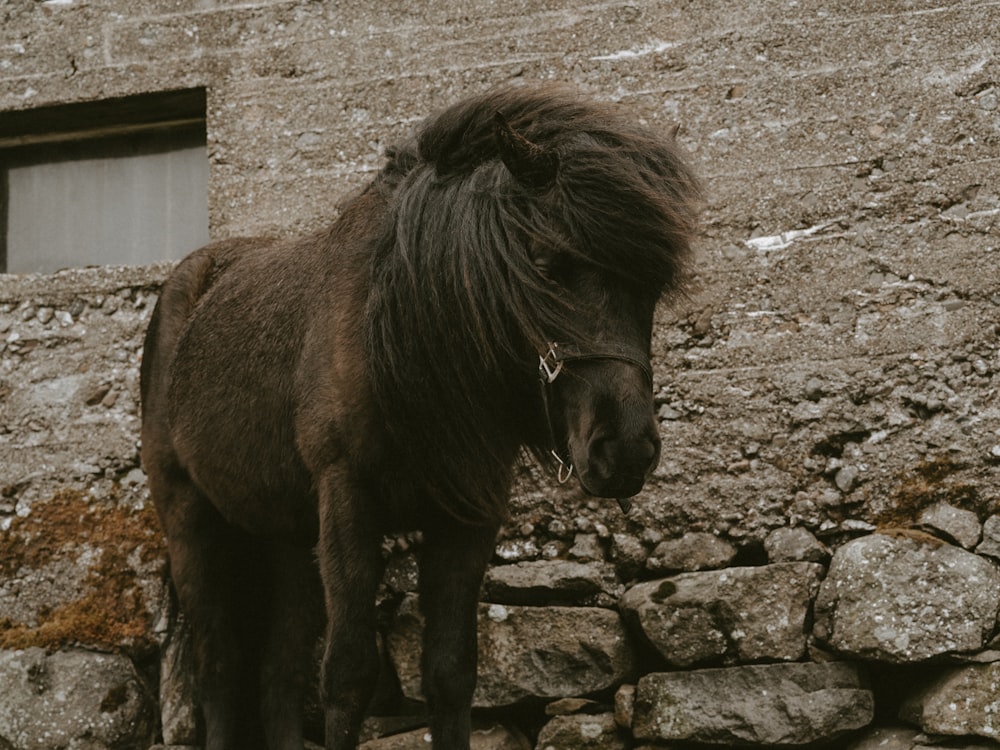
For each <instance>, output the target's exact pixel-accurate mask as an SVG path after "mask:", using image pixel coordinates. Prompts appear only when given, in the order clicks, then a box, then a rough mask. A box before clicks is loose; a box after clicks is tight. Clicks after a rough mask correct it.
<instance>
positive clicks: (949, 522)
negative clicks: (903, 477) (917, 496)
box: [919, 502, 983, 549]
mask: <svg viewBox="0 0 1000 750" xmlns="http://www.w3.org/2000/svg"><path fill="white" fill-rule="evenodd" d="M919 520H920V523H922V524H924V525H925V526H929V527H931V528H933V529H937V530H938V531H943V532H944V533H945V534H947V535H948V536H949V537H951V538H952V539H954V540H955V541H956V542H958V543H959V544H960V545H962V546H963V547H965V549H972V548H973V547H975V546H976V545H977V544H979V539H980V537H981V536H982V530H983V529H982V526H981V525H980V523H979V517H978V516H977V515H976V514H975V513H973V512H972V511H969V510H962V509H961V508H956V507H955V506H953V505H949V504H948V503H944V502H939V503H934V505H932V506H930V507H929V508H925V509H924V510H923V511H922V512H921V513H920V519H919Z"/></svg>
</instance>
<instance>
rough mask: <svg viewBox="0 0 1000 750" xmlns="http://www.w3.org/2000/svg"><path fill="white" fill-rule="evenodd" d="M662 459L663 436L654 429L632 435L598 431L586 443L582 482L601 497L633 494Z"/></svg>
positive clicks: (593, 493)
mask: <svg viewBox="0 0 1000 750" xmlns="http://www.w3.org/2000/svg"><path fill="white" fill-rule="evenodd" d="M659 460H660V437H659V435H658V434H657V433H656V432H655V431H653V430H651V431H649V432H648V433H646V434H643V435H642V436H637V437H634V438H632V439H622V438H615V437H606V436H603V435H601V434H600V433H598V434H595V435H594V436H592V437H591V439H590V441H589V443H588V445H587V461H586V464H584V465H583V466H582V467H581V468H580V484H581V485H583V488H584V489H585V490H586V491H587V492H589V493H590V494H592V495H597V496H598V497H615V498H623V497H632V496H633V495H636V494H638V492H639V491H640V490H641V489H642V487H643V485H644V484H645V483H646V478H647V477H648V476H649V475H650V474H651V473H652V472H653V470H654V469H655V468H656V466H657V464H658V463H659Z"/></svg>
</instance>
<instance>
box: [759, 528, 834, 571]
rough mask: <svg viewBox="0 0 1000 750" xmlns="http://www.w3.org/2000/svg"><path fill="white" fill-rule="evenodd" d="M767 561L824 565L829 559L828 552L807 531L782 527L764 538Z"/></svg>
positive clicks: (825, 547)
mask: <svg viewBox="0 0 1000 750" xmlns="http://www.w3.org/2000/svg"><path fill="white" fill-rule="evenodd" d="M764 550H765V552H767V560H768V562H771V563H777V562H814V563H824V562H826V561H827V560H828V559H829V558H830V550H829V549H828V548H827V546H826V545H825V544H823V543H822V542H821V541H819V540H818V539H817V538H816V537H815V536H813V535H812V533H811V532H810V531H809V530H808V529H803V528H801V527H794V528H791V527H788V526H783V527H781V528H778V529H775V530H774V531H772V532H771V533H770V534H768V535H767V536H766V537H765V538H764Z"/></svg>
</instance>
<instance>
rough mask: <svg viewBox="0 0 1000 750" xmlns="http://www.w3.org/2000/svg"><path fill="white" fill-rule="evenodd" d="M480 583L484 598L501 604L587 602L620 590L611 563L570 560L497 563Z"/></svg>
mask: <svg viewBox="0 0 1000 750" xmlns="http://www.w3.org/2000/svg"><path fill="white" fill-rule="evenodd" d="M483 585H484V598H485V599H486V601H491V602H498V603H500V604H556V603H559V602H562V603H570V604H589V603H593V602H594V601H595V600H598V599H604V598H611V601H614V600H615V599H617V598H618V597H619V596H621V593H622V590H623V587H622V585H621V584H620V583H619V582H618V578H617V577H616V576H615V568H614V566H613V565H611V564H610V563H603V562H602V563H579V562H573V561H570V560H552V561H548V560H538V561H529V562H521V563H517V564H515V565H497V566H495V567H493V568H491V569H490V570H489V571H487V573H486V580H485V581H484V583H483ZM602 595H603V596H602Z"/></svg>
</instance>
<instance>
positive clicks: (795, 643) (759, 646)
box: [620, 563, 823, 667]
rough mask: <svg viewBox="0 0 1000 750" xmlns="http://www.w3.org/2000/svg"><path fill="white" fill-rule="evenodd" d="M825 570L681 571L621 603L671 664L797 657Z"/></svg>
mask: <svg viewBox="0 0 1000 750" xmlns="http://www.w3.org/2000/svg"><path fill="white" fill-rule="evenodd" d="M822 574H823V567H822V566H820V565H817V564H814V563H776V564H774V565H764V566H761V567H754V568H726V569H724V570H713V571H704V572H697V573H681V574H679V575H676V576H674V577H672V578H668V579H665V580H660V581H649V582H647V583H640V584H638V585H636V586H633V587H632V588H631V589H629V590H628V591H627V592H626V593H625V595H624V596H623V597H622V599H621V603H620V606H621V609H622V612H623V613H624V614H625V616H626V618H627V619H628V620H629V621H633V622H635V623H637V624H638V626H639V627H640V628H641V630H642V633H643V634H644V635H645V636H646V638H647V639H648V640H649V642H650V643H652V644H653V646H654V647H655V648H656V650H657V651H659V652H660V653H661V654H662V655H663V657H664V658H665V659H666V660H667V662H668V663H669V664H670V665H671V666H675V667H691V666H696V665H699V664H707V663H712V662H718V661H720V660H722V659H723V658H726V659H729V660H733V661H737V662H744V663H745V662H753V661H758V660H768V661H772V660H784V661H795V660H796V659H799V658H801V657H802V655H803V654H804V653H805V650H806V638H807V632H806V621H807V616H808V613H809V606H810V603H811V601H812V599H813V598H814V597H815V596H816V592H817V591H818V590H819V584H820V576H821V575H822Z"/></svg>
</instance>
